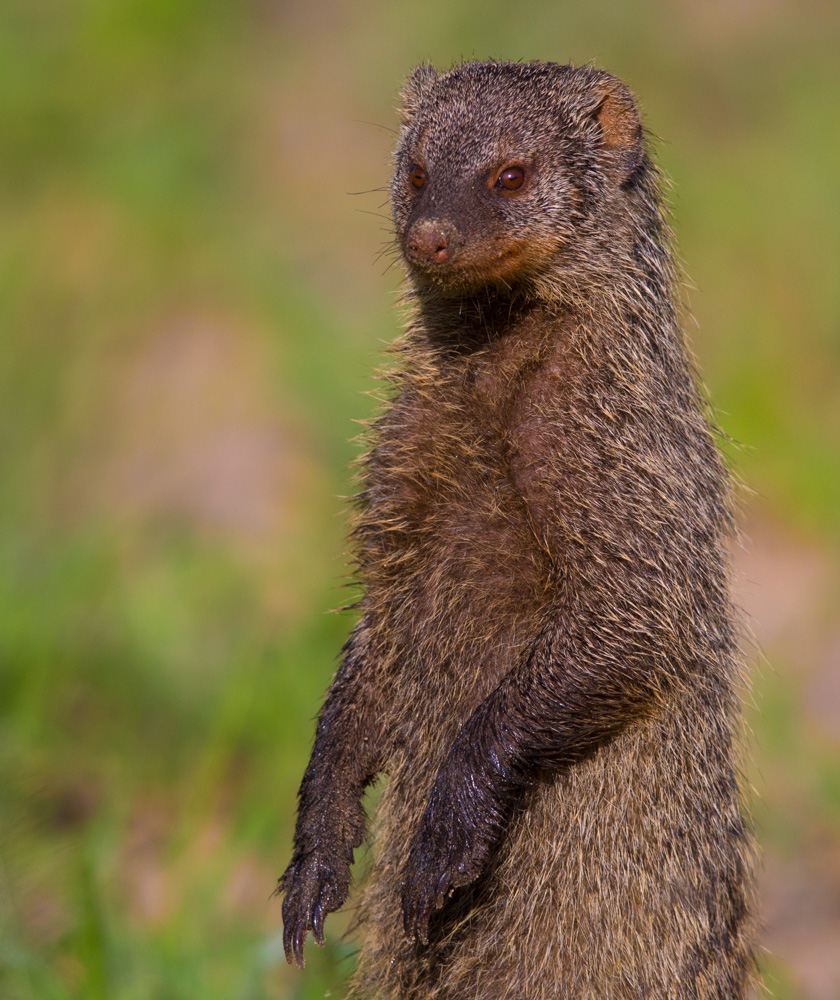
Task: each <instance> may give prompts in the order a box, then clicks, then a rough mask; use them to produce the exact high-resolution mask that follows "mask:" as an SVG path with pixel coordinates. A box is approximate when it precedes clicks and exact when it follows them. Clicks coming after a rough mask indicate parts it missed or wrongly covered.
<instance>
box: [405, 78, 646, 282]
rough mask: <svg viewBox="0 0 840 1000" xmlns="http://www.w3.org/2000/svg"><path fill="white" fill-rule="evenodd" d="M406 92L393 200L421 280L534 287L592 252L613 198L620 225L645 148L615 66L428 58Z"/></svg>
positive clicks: (412, 269) (612, 212)
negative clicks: (440, 63)
mask: <svg viewBox="0 0 840 1000" xmlns="http://www.w3.org/2000/svg"><path fill="white" fill-rule="evenodd" d="M403 100H404V105H403V109H402V113H403V119H404V125H403V129H402V132H401V136H400V142H399V145H398V147H397V151H396V155H395V167H396V169H395V176H394V181H393V185H392V189H391V201H392V208H393V215H394V220H395V225H396V232H397V239H398V241H399V245H400V248H401V250H402V252H403V255H404V257H405V259H406V261H407V262H408V265H409V269H410V273H411V277H412V279H413V280H414V282H415V284H417V285H418V286H419V287H421V288H424V287H425V288H427V289H429V290H432V291H436V292H438V293H443V294H444V295H446V294H449V295H459V294H465V293H467V294H469V293H474V292H476V291H478V290H479V289H481V288H482V287H484V286H487V285H492V286H497V287H500V288H505V289H508V288H509V289H517V290H527V289H528V288H529V287H533V286H534V284H535V280H536V279H538V278H539V276H540V275H541V274H542V273H544V272H545V271H546V270H547V269H549V268H551V269H552V270H553V272H554V274H555V277H556V273H557V269H558V265H561V266H565V267H566V268H567V269H568V270H569V272H570V273H572V272H575V271H579V270H580V267H579V266H576V262H577V263H578V264H579V262H580V261H581V260H582V259H583V257H586V261H587V263H590V262H591V258H592V254H593V246H592V244H593V242H595V243H597V234H598V229H599V226H598V221H599V217H600V216H601V215H602V214H603V212H604V211H606V210H609V211H610V227H609V228H610V230H611V232H612V233H613V236H614V235H615V215H616V212H615V205H616V202H617V201H618V202H620V200H621V199H622V198H623V197H627V193H626V192H627V190H628V188H629V187H631V186H632V185H631V183H630V182H631V179H632V175H633V172H634V170H635V169H636V168H637V166H638V165H639V163H640V161H641V158H642V155H643V153H642V145H641V138H642V135H641V131H642V130H641V123H640V119H639V115H638V112H637V109H636V106H635V103H634V101H633V98H632V96H631V95H630V93H629V91H628V90H627V88H626V87H625V86H624V84H622V83H620V81H618V80H616V79H615V78H614V77H611V76H609V75H608V74H606V73H603V72H601V71H598V70H592V69H587V68H584V69H575V68H573V67H569V66H553V65H550V64H534V63H531V64H519V63H483V64H476V63H472V64H465V65H463V66H459V67H457V68H456V69H454V70H452V71H451V72H449V73H447V74H445V75H443V76H439V75H438V74H437V72H436V71H435V70H434V69H432V68H431V67H428V66H423V67H420V68H419V69H418V70H417V71H416V72H415V73H414V75H413V76H412V77H411V78H410V80H409V82H408V84H407V86H406V89H405V91H404V93H403ZM547 101H552V102H553V104H554V109H555V112H556V113H555V114H554V115H553V116H551V117H547V116H546V113H545V109H546V103H547ZM604 228H605V227H603V226H602V227H601V229H602V230H603V229H604Z"/></svg>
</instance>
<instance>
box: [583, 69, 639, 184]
mask: <svg viewBox="0 0 840 1000" xmlns="http://www.w3.org/2000/svg"><path fill="white" fill-rule="evenodd" d="M598 91H599V93H598V99H597V103H596V105H595V108H594V111H593V112H592V116H593V118H594V119H595V120H596V121H597V123H598V125H599V126H600V129H601V142H602V143H603V145H604V148H605V149H607V150H609V151H610V153H611V154H612V155H613V157H614V159H615V162H616V166H617V168H618V171H619V173H620V174H621V180H625V179H626V178H627V177H629V176H630V174H632V173H633V171H634V170H635V169H636V167H637V166H638V165H639V163H640V162H641V159H642V153H643V149H642V119H641V116H640V114H639V109H638V107H636V101H635V100H634V99H633V95H632V94H631V93H630V89H629V88H628V87H627V86H625V84H623V83H622V82H621V80H617V79H616V78H615V77H614V76H607V74H604V79H602V80H601V81H600V82H599V86H598Z"/></svg>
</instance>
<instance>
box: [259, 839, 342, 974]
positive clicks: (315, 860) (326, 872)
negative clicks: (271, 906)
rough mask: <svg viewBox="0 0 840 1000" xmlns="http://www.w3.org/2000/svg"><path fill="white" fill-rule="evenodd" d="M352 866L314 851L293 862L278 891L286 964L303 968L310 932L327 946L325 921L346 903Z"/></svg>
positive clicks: (318, 941) (320, 943)
mask: <svg viewBox="0 0 840 1000" xmlns="http://www.w3.org/2000/svg"><path fill="white" fill-rule="evenodd" d="M349 889H350V866H349V864H348V863H347V862H346V861H338V862H335V861H333V860H331V859H330V858H329V857H328V856H327V855H326V854H325V853H324V852H322V851H319V850H314V851H311V852H310V853H309V854H305V855H303V856H301V857H295V858H292V861H291V864H290V865H289V867H288V868H287V869H286V871H285V873H284V875H283V876H282V878H281V879H280V882H279V884H278V887H277V891H278V892H282V893H283V894H284V899H283V947H284V949H285V951H286V961H287V962H289V963H290V964H291V963H292V962H294V963H295V964H296V965H297V966H298V968H301V969H302V968H303V966H304V959H303V946H304V943H305V942H306V935H307V933H308V931H309V930H311V931H312V936H313V937H314V938H315V941H316V943H317V944H318V945H320V946H321V947H323V945H324V918H325V917H326V915H327V914H328V913H332V912H333V911H334V910H337V909H338V908H339V907H340V906H341V905H342V904H343V903H344V901H345V900H346V899H347V894H348V892H349Z"/></svg>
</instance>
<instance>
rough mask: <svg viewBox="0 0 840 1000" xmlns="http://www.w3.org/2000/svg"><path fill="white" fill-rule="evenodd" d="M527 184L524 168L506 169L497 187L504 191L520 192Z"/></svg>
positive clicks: (500, 175)
mask: <svg viewBox="0 0 840 1000" xmlns="http://www.w3.org/2000/svg"><path fill="white" fill-rule="evenodd" d="M524 183H525V170H524V168H523V167H505V169H504V170H503V171H502V172H501V173H500V174H499V179H498V180H497V181H496V187H497V188H499V189H501V190H502V191H518V190H519V189H520V188H521V187H522V185H523V184H524Z"/></svg>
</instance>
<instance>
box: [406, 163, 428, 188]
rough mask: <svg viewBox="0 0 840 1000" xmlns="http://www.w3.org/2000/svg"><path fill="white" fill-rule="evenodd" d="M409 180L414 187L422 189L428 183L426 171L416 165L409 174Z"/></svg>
mask: <svg viewBox="0 0 840 1000" xmlns="http://www.w3.org/2000/svg"><path fill="white" fill-rule="evenodd" d="M408 179H409V180H410V181H411V183H412V186H413V187H416V188H421V187H423V185H424V184H425V183H426V171H425V170H424V169H423V168H422V167H420V166H418V165H417V164H416V163H415V164H414V166H413V167H412V168H411V170H409V172H408Z"/></svg>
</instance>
